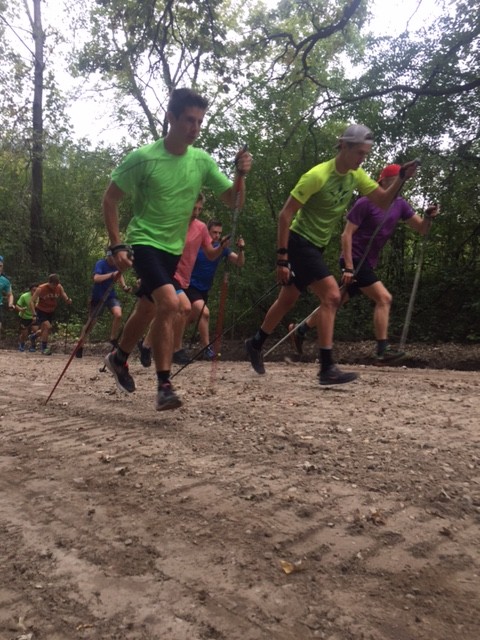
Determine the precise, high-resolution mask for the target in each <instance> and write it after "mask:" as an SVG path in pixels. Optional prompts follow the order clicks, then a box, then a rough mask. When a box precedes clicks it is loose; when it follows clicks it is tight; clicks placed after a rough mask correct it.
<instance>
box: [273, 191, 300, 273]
mask: <svg viewBox="0 0 480 640" xmlns="http://www.w3.org/2000/svg"><path fill="white" fill-rule="evenodd" d="M301 208H302V203H301V202H299V201H298V200H297V199H296V198H294V197H293V196H288V198H287V201H286V202H285V204H284V205H283V207H282V210H281V211H280V213H279V216H278V231H277V280H278V282H279V283H280V284H287V283H288V281H289V280H290V269H289V267H288V238H289V236H290V225H291V224H292V220H293V217H294V215H295V214H296V213H297V211H298V210H299V209H301ZM279 262H280V264H278V263H279Z"/></svg>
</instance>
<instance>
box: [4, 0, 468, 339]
mask: <svg viewBox="0 0 480 640" xmlns="http://www.w3.org/2000/svg"><path fill="white" fill-rule="evenodd" d="M418 4H419V6H420V5H421V4H422V0H419V3H418ZM70 7H71V4H70ZM435 7H436V11H435V17H434V18H433V17H432V19H431V20H428V21H426V22H425V23H423V24H421V25H420V26H419V27H416V28H413V27H412V26H411V25H410V23H409V22H407V24H406V26H405V29H403V30H402V31H401V32H400V33H396V34H395V35H387V36H386V35H378V34H376V33H375V32H373V30H372V22H371V17H372V10H373V8H374V5H373V3H371V2H369V1H368V0H332V1H328V2H326V1H325V0H323V1H322V0H309V1H308V0H307V1H304V0H300V1H295V2H294V1H291V0H281V1H280V2H278V4H276V3H273V4H272V3H271V2H270V3H268V4H264V3H262V2H259V1H255V2H252V1H251V0H246V1H245V0H242V2H240V1H239V0H195V1H193V0H181V1H179V0H167V1H165V0H163V1H157V0H143V1H142V2H138V0H109V1H107V0H96V1H94V0H79V1H77V2H76V3H75V11H72V10H71V8H70V9H69V7H68V6H67V4H66V3H63V2H62V1H61V0H57V1H56V2H53V0H49V2H43V1H41V0H24V1H23V3H22V2H21V1H20V0H17V1H15V2H12V1H10V0H0V17H1V20H0V81H1V86H2V92H1V95H0V105H1V108H0V124H1V126H0V229H1V235H0V254H2V255H3V257H4V263H5V274H6V275H7V276H8V277H9V278H10V279H11V282H12V285H13V288H14V293H15V297H18V295H20V293H21V292H23V291H24V290H26V288H27V287H28V285H29V283H30V282H33V281H37V282H44V281H45V280H46V278H47V276H48V274H49V273H52V272H56V273H58V274H59V275H60V277H61V281H62V284H63V285H64V287H65V289H66V291H67V292H68V294H69V295H70V296H71V297H72V299H73V301H74V303H73V305H72V308H71V309H67V308H66V307H64V306H60V307H59V310H58V312H57V319H58V321H60V322H63V323H66V322H67V320H68V323H69V325H70V326H76V327H78V329H79V328H80V326H81V324H82V323H83V322H84V320H85V316H86V310H87V301H88V297H89V292H90V289H91V272H92V268H93V265H94V264H95V262H96V260H98V259H99V258H100V257H102V255H103V252H104V249H105V246H106V244H107V236H106V233H105V228H104V223H103V218H102V214H101V200H102V194H103V192H104V190H105V188H106V185H107V184H108V181H109V176H110V173H111V171H112V169H113V168H114V167H115V166H116V165H117V164H118V162H119V161H120V159H121V158H122V157H124V156H125V154H126V153H127V152H128V151H130V150H131V149H132V148H135V147H136V146H138V145H140V144H143V143H147V142H150V141H152V140H154V139H157V138H159V137H161V136H162V135H164V134H165V133H166V119H165V108H166V104H167V101H168V95H169V92H170V91H171V90H172V89H173V88H175V87H182V86H190V87H193V88H195V89H196V90H198V91H199V92H200V93H202V94H204V95H206V96H207V97H208V99H209V101H210V108H209V111H208V114H207V118H206V122H205V126H204V128H203V130H202V133H201V136H200V138H199V140H198V145H199V146H200V147H202V148H204V149H205V150H207V151H208V152H210V153H211V154H212V155H213V156H214V157H215V158H216V160H217V161H218V163H219V165H220V166H221V168H222V169H223V170H225V172H226V173H228V174H232V173H233V171H232V159H233V157H234V155H235V153H236V151H237V149H238V148H239V147H240V146H241V145H243V144H245V143H246V144H248V147H249V150H250V151H251V153H252V155H253V156H254V159H255V163H254V168H253V170H252V172H251V174H250V176H249V177H248V182H247V190H248V195H247V202H246V205H245V208H244V210H243V211H242V212H241V215H240V218H239V225H238V232H239V233H241V234H242V235H243V237H244V238H245V242H246V246H247V253H246V265H245V267H244V268H243V269H242V271H241V273H240V272H238V273H235V270H233V271H232V275H231V279H230V295H229V300H228V310H227V318H226V321H225V326H229V325H231V324H235V332H234V336H235V337H239V336H241V335H244V334H246V333H247V332H250V331H251V330H252V329H253V328H254V327H256V326H257V325H258V323H259V322H260V321H261V319H262V317H263V315H264V313H265V310H266V309H267V308H268V306H269V304H270V303H271V301H272V299H273V297H274V296H275V293H276V292H275V290H273V291H272V292H271V295H270V296H265V297H264V294H265V292H268V291H269V290H272V286H273V284H274V278H275V274H274V264H275V259H276V258H275V238H276V226H277V217H278V212H279V210H280V208H281V206H282V204H283V202H284V200H285V199H286V197H287V196H288V193H289V191H290V189H291V188H292V187H293V186H294V184H295V182H296V181H297V179H298V177H299V176H300V175H301V174H302V173H303V172H304V171H306V170H307V169H309V168H310V167H312V166H313V165H315V164H316V163H318V162H321V161H323V160H326V159H328V158H330V157H332V156H333V155H334V153H335V141H336V138H337V137H338V135H339V134H340V132H341V131H342V130H343V129H344V127H345V126H346V125H347V124H349V123H352V122H360V123H362V124H365V125H367V126H368V127H370V128H371V129H372V131H373V132H374V135H375V140H376V143H375V145H374V149H373V151H372V153H371V156H370V157H369V158H368V160H367V162H366V163H365V165H364V166H365V169H366V170H367V171H368V172H369V173H371V175H372V176H377V175H378V172H379V171H380V169H381V168H382V166H383V165H385V164H387V163H391V162H400V163H401V162H404V161H407V160H411V159H413V158H416V157H418V158H420V159H421V161H422V165H421V169H420V171H419V172H418V174H417V176H416V177H415V179H414V180H412V181H411V182H410V183H409V184H408V185H407V187H406V188H405V190H404V193H403V195H404V196H405V197H406V198H407V199H408V200H409V201H410V202H411V203H412V204H413V206H414V208H415V209H416V210H417V211H418V212H419V213H421V212H422V210H423V209H424V208H426V206H427V204H429V203H431V202H438V203H439V204H440V206H441V211H442V215H441V216H440V217H439V218H438V219H437V220H435V223H434V225H433V227H432V230H431V233H430V235H429V237H428V239H427V241H425V240H422V239H421V238H419V237H418V236H417V235H416V234H414V233H412V232H411V231H410V230H409V229H408V228H406V227H405V225H401V226H400V227H399V228H398V229H397V231H396V233H395V236H394V238H393V241H392V242H391V243H390V244H389V245H388V247H387V248H386V249H385V250H384V252H383V256H382V260H381V264H380V267H379V273H380V275H381V277H382V279H383V280H384V281H385V283H386V284H387V286H388V287H389V289H390V290H391V291H392V292H393V293H394V296H395V302H394V310H393V315H392V331H391V333H392V335H395V334H396V335H399V334H400V332H401V327H402V323H403V319H404V316H405V310H406V308H407V305H408V299H409V294H410V291H411V287H412V282H413V279H414V275H415V271H416V269H417V266H418V259H419V255H420V251H421V249H422V242H425V245H424V246H423V249H424V261H423V269H422V277H421V283H420V289H419V292H418V296H417V300H416V305H415V311H414V314H413V318H412V326H411V329H410V335H411V336H413V337H414V339H415V340H420V341H429V342H431V341H443V342H445V341H460V342H480V322H479V316H480V296H479V293H478V283H479V282H480V260H479V251H480V246H479V238H480V216H479V212H480V185H479V169H480V157H479V136H480V124H479V113H480V94H479V86H480V73H479V70H480V40H479V34H480V20H479V19H478V18H479V14H478V4H477V2H475V1H474V0H459V1H455V2H436V3H435ZM384 10H385V12H387V13H388V12H391V11H394V8H392V7H390V5H389V6H386V4H385V6H384ZM390 18H391V19H393V20H394V19H395V15H394V14H393V15H391V16H390ZM59 60H61V62H62V64H61V65H60V63H59ZM65 70H67V72H68V74H69V76H68V77H69V80H72V81H74V85H72V84H71V83H70V81H67V80H66V76H65ZM71 86H76V87H77V88H76V89H75V91H74V92H72V91H71ZM87 86H88V87H89V92H90V96H92V95H93V96H94V97H95V100H94V101H93V102H92V101H90V102H88V103H83V102H82V101H81V100H80V95H81V93H82V90H83V89H84V88H85V87H87ZM66 87H68V90H67V88H66ZM72 104H85V105H88V106H85V107H84V109H85V110H86V113H84V114H83V118H84V120H85V119H86V120H87V121H88V119H90V121H91V123H92V130H98V127H97V126H96V123H97V121H99V120H101V119H102V118H104V117H105V113H107V112H108V114H109V115H108V117H109V122H110V125H109V135H108V136H107V139H106V138H105V136H102V135H101V134H98V137H97V138H96V139H93V140H92V138H91V137H87V136H86V137H83V138H78V136H77V135H75V131H74V123H72V120H71V116H70V115H69V114H70V113H71V111H70V109H71V107H72ZM77 113H78V111H77ZM115 131H116V132H117V133H116V134H115ZM112 132H113V133H112ZM206 211H207V212H208V215H209V216H212V217H215V218H220V219H221V220H222V221H223V223H224V229H225V230H226V231H228V229H229V228H230V227H231V224H232V214H231V212H230V211H228V210H226V209H225V207H224V206H223V205H222V204H221V203H219V202H217V201H216V200H215V199H214V198H212V197H211V196H210V195H209V194H207V205H206ZM130 212H131V209H130V202H129V201H128V200H127V201H125V203H124V204H123V206H122V211H121V217H122V220H121V223H122V228H125V227H126V225H127V223H128V220H129V218H130ZM343 225H344V221H343V220H342V221H339V223H338V228H337V230H336V234H335V236H334V237H333V240H332V242H331V244H330V246H329V247H328V249H327V251H326V259H327V262H328V263H329V264H330V265H332V267H334V268H336V269H337V266H336V265H337V264H338V255H339V247H340V240H339V236H340V233H341V230H342V228H343ZM219 271H220V270H219ZM126 277H127V280H129V281H130V282H131V283H132V284H133V282H134V274H133V272H129V273H127V274H126ZM220 280H221V275H220V274H219V276H217V282H216V285H215V289H214V291H213V292H212V294H211V298H210V300H211V307H212V313H213V315H215V313H216V305H217V301H218V295H217V293H218V287H219V283H220ZM131 300H132V299H131V298H130V299H127V298H123V301H124V303H125V304H124V306H125V310H126V312H127V313H128V311H129V308H131V305H132V304H133V302H132V301H131ZM314 306H316V303H315V302H314V300H313V299H312V298H311V297H310V296H306V297H305V298H304V299H303V300H302V301H301V303H300V304H299V305H298V307H297V309H296V311H295V317H296V319H300V318H302V317H304V316H306V315H308V313H310V311H311V310H312V308H313V307H314ZM246 309H249V310H250V311H249V313H246V314H245V313H244V312H245V310H246ZM289 320H290V319H289V318H287V319H286V322H288V321H289ZM107 322H108V319H107V318H104V319H102V322H100V323H99V325H98V327H96V329H95V336H96V337H97V338H98V339H104V338H105V336H106V334H107V327H106V323H107ZM5 324H6V326H5V329H6V332H7V334H8V333H9V332H10V333H11V334H12V335H13V334H14V333H15V331H16V319H15V318H14V317H12V315H10V316H9V317H8V318H7V322H6V323H5ZM283 330H284V329H280V331H283ZM336 336H337V338H338V339H349V340H352V339H358V340H360V339H365V338H371V309H370V305H369V303H368V301H367V300H365V299H356V300H354V301H352V303H350V304H349V305H347V307H346V308H345V310H343V311H342V312H341V313H340V314H339V315H338V320H337V325H336Z"/></svg>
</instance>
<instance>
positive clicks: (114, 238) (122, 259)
mask: <svg viewBox="0 0 480 640" xmlns="http://www.w3.org/2000/svg"><path fill="white" fill-rule="evenodd" d="M124 196H125V193H124V192H123V191H122V190H121V189H120V187H117V185H116V184H115V183H114V182H110V184H109V185H108V187H107V190H106V191H105V193H104V195H103V202H102V207H103V219H104V220H105V226H106V228H107V233H108V237H109V240H110V246H111V247H112V248H115V247H116V246H118V245H121V244H122V239H121V238H120V227H119V224H118V204H119V202H120V201H121V200H122V198H124ZM113 257H114V259H115V264H116V265H117V267H118V268H119V270H120V271H125V270H126V269H128V268H129V267H131V266H132V261H131V259H130V258H129V257H128V251H127V250H126V249H125V250H121V251H115V252H114V256H113Z"/></svg>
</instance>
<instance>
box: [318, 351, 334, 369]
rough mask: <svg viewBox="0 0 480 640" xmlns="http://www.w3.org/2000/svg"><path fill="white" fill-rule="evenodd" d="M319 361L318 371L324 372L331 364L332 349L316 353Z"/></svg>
mask: <svg viewBox="0 0 480 640" xmlns="http://www.w3.org/2000/svg"><path fill="white" fill-rule="evenodd" d="M318 356H319V359H320V370H321V371H326V370H327V369H330V367H331V366H332V364H333V357H332V349H320V351H319V353H318Z"/></svg>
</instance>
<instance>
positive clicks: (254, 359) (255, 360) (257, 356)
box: [245, 338, 265, 376]
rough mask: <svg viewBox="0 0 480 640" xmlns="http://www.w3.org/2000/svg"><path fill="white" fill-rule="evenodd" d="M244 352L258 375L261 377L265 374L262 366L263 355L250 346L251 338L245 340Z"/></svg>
mask: <svg viewBox="0 0 480 640" xmlns="http://www.w3.org/2000/svg"><path fill="white" fill-rule="evenodd" d="M245 351H246V352H247V355H248V357H249V359H250V362H251V364H252V367H253V368H254V369H255V371H256V372H257V373H258V374H259V375H261V376H262V375H263V374H264V373H265V366H264V364H263V355H262V352H261V350H259V349H255V347H254V346H253V344H252V338H249V339H248V340H245Z"/></svg>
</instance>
